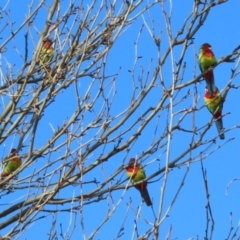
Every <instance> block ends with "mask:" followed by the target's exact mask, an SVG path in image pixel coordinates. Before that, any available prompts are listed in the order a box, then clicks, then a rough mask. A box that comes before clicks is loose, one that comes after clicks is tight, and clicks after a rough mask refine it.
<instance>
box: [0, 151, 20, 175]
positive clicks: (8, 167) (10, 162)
mask: <svg viewBox="0 0 240 240" xmlns="http://www.w3.org/2000/svg"><path fill="white" fill-rule="evenodd" d="M4 162H6V164H5V166H4V169H3V171H2V174H1V176H2V177H7V176H8V175H9V174H11V173H12V172H14V171H15V170H17V169H18V168H19V167H20V166H21V164H22V160H21V158H20V156H19V155H18V152H17V150H16V149H15V148H13V149H12V150H11V153H10V155H9V156H8V157H6V158H5V159H4Z"/></svg>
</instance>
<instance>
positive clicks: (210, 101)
mask: <svg viewBox="0 0 240 240" xmlns="http://www.w3.org/2000/svg"><path fill="white" fill-rule="evenodd" d="M204 101H205V104H206V106H207V108H208V110H209V111H210V112H211V113H212V114H213V117H214V119H215V123H216V127H217V130H218V134H219V137H220V139H224V138H225V136H224V132H223V121H222V107H223V99H222V96H221V94H220V93H219V91H218V89H217V88H216V90H215V91H214V93H213V97H212V98H211V97H210V93H209V91H208V88H207V87H206V89H205V96H204Z"/></svg>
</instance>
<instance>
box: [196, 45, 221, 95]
mask: <svg viewBox="0 0 240 240" xmlns="http://www.w3.org/2000/svg"><path fill="white" fill-rule="evenodd" d="M198 61H199V68H200V70H201V72H202V73H203V72H205V71H207V70H208V69H209V68H210V67H212V66H214V65H215V64H216V63H217V60H216V58H215V56H214V53H213V52H212V47H211V45H210V44H208V43H204V44H203V45H202V46H201V48H200V52H199V56H198ZM204 78H205V80H206V83H207V87H208V91H209V93H210V97H211V98H212V97H213V95H214V91H215V90H216V86H215V81H214V74H213V70H211V71H209V72H207V73H205V74H204Z"/></svg>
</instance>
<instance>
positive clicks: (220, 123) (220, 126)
mask: <svg viewBox="0 0 240 240" xmlns="http://www.w3.org/2000/svg"><path fill="white" fill-rule="evenodd" d="M216 127H217V130H218V134H219V137H220V139H224V138H225V136H224V131H223V121H222V118H219V119H218V120H216Z"/></svg>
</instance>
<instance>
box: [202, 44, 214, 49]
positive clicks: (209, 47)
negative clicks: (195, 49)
mask: <svg viewBox="0 0 240 240" xmlns="http://www.w3.org/2000/svg"><path fill="white" fill-rule="evenodd" d="M201 48H202V49H210V50H211V49H212V46H211V45H210V44H209V43H204V44H203V45H202V46H201Z"/></svg>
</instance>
